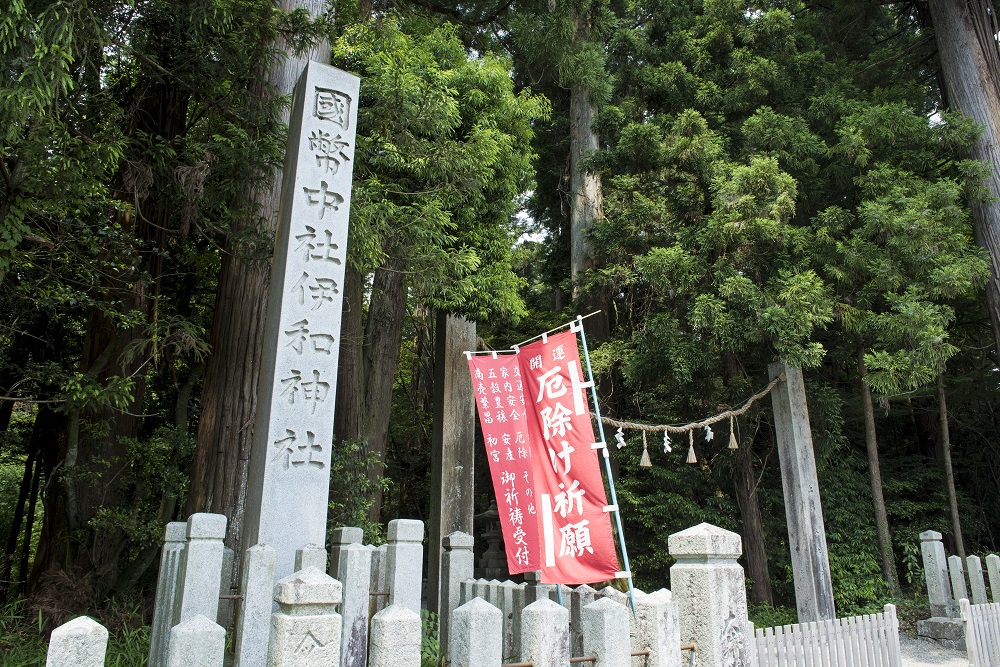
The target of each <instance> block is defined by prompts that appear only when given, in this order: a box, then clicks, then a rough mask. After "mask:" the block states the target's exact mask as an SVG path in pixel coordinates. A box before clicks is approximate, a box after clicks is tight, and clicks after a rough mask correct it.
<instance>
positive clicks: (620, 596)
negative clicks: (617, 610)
mask: <svg viewBox="0 0 1000 667" xmlns="http://www.w3.org/2000/svg"><path fill="white" fill-rule="evenodd" d="M595 596H596V597H597V598H598V599H601V600H611V601H612V602H614V603H615V604H619V605H627V604H628V603H629V602H628V600H629V598H628V593H622V592H621V591H620V590H618V589H617V588H615V587H614V586H605V587H604V588H602V589H601V590H599V591H597V593H595Z"/></svg>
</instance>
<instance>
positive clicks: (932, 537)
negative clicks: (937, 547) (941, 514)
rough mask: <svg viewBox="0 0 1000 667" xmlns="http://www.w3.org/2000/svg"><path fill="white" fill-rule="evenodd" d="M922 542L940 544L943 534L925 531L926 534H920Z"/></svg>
mask: <svg viewBox="0 0 1000 667" xmlns="http://www.w3.org/2000/svg"><path fill="white" fill-rule="evenodd" d="M920 541H921V542H940V541H941V533H939V532H937V531H936V530H925V531H924V532H922V533H920Z"/></svg>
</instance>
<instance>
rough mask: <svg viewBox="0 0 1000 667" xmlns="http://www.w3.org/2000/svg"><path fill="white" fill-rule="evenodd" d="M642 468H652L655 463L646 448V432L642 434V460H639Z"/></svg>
mask: <svg viewBox="0 0 1000 667" xmlns="http://www.w3.org/2000/svg"><path fill="white" fill-rule="evenodd" d="M639 467H640V468H652V467H653V462H652V461H650V460H649V449H647V448H646V432H645V431H643V432H642V458H641V459H639Z"/></svg>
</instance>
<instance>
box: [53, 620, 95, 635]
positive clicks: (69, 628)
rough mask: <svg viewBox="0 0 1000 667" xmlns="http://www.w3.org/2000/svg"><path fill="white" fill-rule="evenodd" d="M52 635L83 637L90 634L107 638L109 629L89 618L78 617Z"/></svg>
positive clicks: (54, 631) (61, 626)
mask: <svg viewBox="0 0 1000 667" xmlns="http://www.w3.org/2000/svg"><path fill="white" fill-rule="evenodd" d="M52 634H54V635H55V634H58V636H59V637H83V636H86V635H90V634H94V635H100V636H102V637H107V636H108V629H107V628H105V627H104V626H103V625H101V624H100V623H98V622H97V621H95V620H94V619H92V618H91V617H89V616H77V617H76V618H74V619H73V620H72V621H67V622H65V623H63V624H62V625H60V626H59V627H58V628H56V629H55V630H53V631H52Z"/></svg>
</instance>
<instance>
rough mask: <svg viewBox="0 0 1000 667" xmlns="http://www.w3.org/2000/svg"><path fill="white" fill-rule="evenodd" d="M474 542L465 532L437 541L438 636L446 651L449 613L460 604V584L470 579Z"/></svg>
mask: <svg viewBox="0 0 1000 667" xmlns="http://www.w3.org/2000/svg"><path fill="white" fill-rule="evenodd" d="M475 543H476V541H475V539H474V538H473V537H472V535H469V534H468V533H463V532H461V531H459V530H456V531H454V532H452V533H448V534H447V535H445V536H444V538H443V539H442V540H441V544H442V546H443V547H444V553H443V554H442V556H441V597H440V599H439V601H438V608H439V609H440V613H439V614H438V623H439V626H438V627H439V628H440V630H439V631H438V632H439V634H438V637H439V638H440V640H441V647H442V649H443V650H444V651H445V652H447V651H448V650H449V647H450V646H451V644H450V643H449V641H448V636H449V633H450V632H451V627H450V626H451V613H452V612H453V611H455V610H456V609H458V606H459V605H460V604H461V603H462V582H463V581H465V580H466V579H471V578H472V573H473V568H474V567H475V555H474V554H473V552H472V548H473V546H475Z"/></svg>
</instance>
